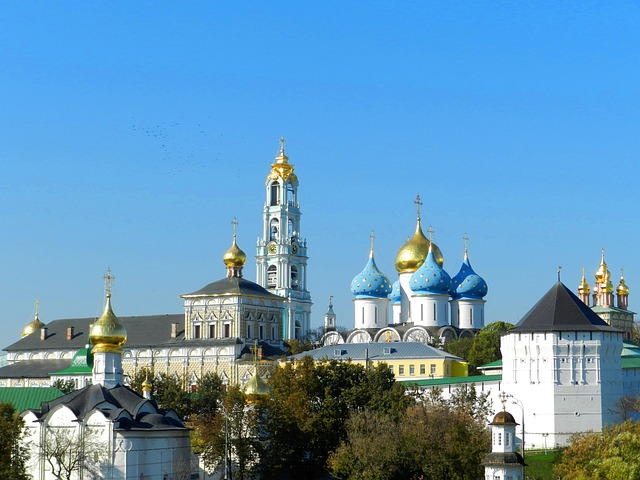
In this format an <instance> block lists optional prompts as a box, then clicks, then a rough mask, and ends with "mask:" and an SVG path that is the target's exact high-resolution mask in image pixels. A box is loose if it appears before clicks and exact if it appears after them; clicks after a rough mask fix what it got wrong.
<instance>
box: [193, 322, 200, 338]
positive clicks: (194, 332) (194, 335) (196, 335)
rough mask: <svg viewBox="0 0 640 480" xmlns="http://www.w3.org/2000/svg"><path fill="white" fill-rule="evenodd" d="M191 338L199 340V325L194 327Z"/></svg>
mask: <svg viewBox="0 0 640 480" xmlns="http://www.w3.org/2000/svg"><path fill="white" fill-rule="evenodd" d="M193 338H200V325H194V327H193Z"/></svg>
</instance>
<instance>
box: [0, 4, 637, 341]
mask: <svg viewBox="0 0 640 480" xmlns="http://www.w3.org/2000/svg"><path fill="white" fill-rule="evenodd" d="M1 10H2V11H1V13H0V232H1V234H0V251H1V254H0V329H1V330H2V332H3V335H2V337H1V338H2V339H3V340H4V341H3V342H2V344H3V345H8V344H10V343H12V342H13V341H15V340H17V339H18V338H19V337H18V336H19V331H20V330H21V328H22V327H23V326H24V325H25V324H26V323H28V322H29V321H30V320H31V318H32V316H33V311H34V301H35V300H36V299H39V300H40V304H41V306H40V317H41V319H42V320H43V321H44V322H48V321H51V320H53V319H56V318H70V317H85V316H94V315H98V314H99V313H100V311H101V309H102V305H103V283H102V278H101V277H102V275H103V274H104V272H105V269H106V268H107V266H110V267H111V269H112V270H113V273H114V274H115V276H116V277H117V280H116V282H115V284H114V301H113V305H114V310H115V311H116V314H118V315H122V316H124V315H142V314H159V313H178V312H180V311H181V310H182V304H181V300H180V299H179V298H178V295H180V294H183V293H189V292H192V291H195V290H198V289H199V288H201V287H202V286H204V285H205V284H207V283H209V282H212V281H214V280H217V279H220V278H222V277H224V275H225V269H224V265H223V263H222V260H221V257H222V254H223V253H224V251H225V250H226V249H227V248H228V247H229V246H230V244H231V236H232V225H231V220H232V219H233V217H234V216H235V217H237V218H238V222H239V225H238V243H239V245H240V247H241V248H242V249H243V250H244V251H245V252H246V253H247V255H248V257H249V261H248V263H247V267H246V268H245V277H247V278H249V279H251V280H255V262H254V259H253V256H254V254H255V243H256V239H257V237H258V236H259V235H260V232H261V225H262V219H261V212H262V207H263V203H264V200H265V191H264V180H265V177H266V175H267V173H268V172H269V169H270V163H271V162H272V161H273V159H274V156H275V155H276V154H277V150H278V138H279V137H280V136H281V135H284V136H285V137H286V139H287V154H288V156H289V158H290V162H291V163H293V164H294V165H295V168H296V173H297V174H298V177H299V179H300V187H299V199H300V205H301V209H302V212H303V217H302V236H303V237H305V238H306V239H307V241H308V246H309V257H310V258H309V270H308V272H309V273H308V283H309V289H310V291H311V294H312V298H313V301H314V304H315V305H314V309H313V314H312V315H313V318H312V323H313V326H319V325H321V323H322V317H323V314H324V312H325V311H326V307H327V298H328V296H329V295H333V296H334V298H335V300H334V303H335V311H336V313H337V315H338V324H339V325H343V326H346V327H351V326H352V324H353V304H352V301H351V298H352V297H351V295H350V291H349V285H350V282H351V279H352V278H353V276H354V275H356V274H357V273H358V272H359V271H360V270H361V269H362V267H363V266H364V265H365V263H366V259H367V254H368V247H369V233H370V231H371V230H374V231H375V234H376V259H377V263H378V266H379V267H380V268H381V270H382V271H383V272H385V273H386V274H387V276H389V277H390V279H392V281H393V280H395V279H396V278H397V274H396V272H395V269H394V266H393V262H394V258H395V255H396V252H397V250H398V248H399V247H400V246H401V245H402V243H403V242H404V241H405V240H406V238H407V237H408V236H409V235H411V234H412V232H413V229H414V225H415V206H414V204H413V201H414V198H415V196H416V194H418V193H419V194H420V195H421V197H422V200H423V202H424V206H423V221H424V225H425V229H426V228H427V226H428V225H430V224H431V225H433V228H434V230H435V233H434V241H435V242H436V243H437V244H438V245H439V246H440V248H441V249H442V251H443V253H444V256H445V269H447V271H448V272H449V273H450V274H451V275H455V274H456V273H457V271H458V269H459V267H460V263H461V260H462V254H463V240H462V237H463V235H464V234H465V233H467V234H468V236H469V238H470V240H469V252H470V258H471V261H472V265H473V267H474V268H475V270H476V271H477V273H479V274H480V275H482V276H483V277H484V278H485V279H486V281H487V283H488V285H489V294H488V296H487V297H486V300H487V304H486V319H487V321H495V320H504V321H510V322H517V321H518V320H519V318H520V317H521V316H522V315H523V314H524V313H525V312H526V311H527V310H528V309H529V308H530V307H531V306H533V304H534V303H535V302H536V301H537V300H538V299H539V298H540V297H541V296H542V295H543V294H544V293H545V292H546V291H547V290H548V289H549V288H550V287H551V286H552V285H553V283H554V282H555V280H556V268H557V266H558V265H561V266H562V267H563V269H562V280H563V281H564V282H565V283H566V284H567V285H568V286H569V287H571V288H573V289H575V288H576V286H577V284H578V282H579V280H580V275H581V268H582V267H583V266H584V267H585V269H586V272H587V275H588V280H589V282H590V283H591V284H593V272H594V271H595V270H596V269H597V267H598V264H599V261H600V248H601V246H603V245H604V247H605V249H606V260H607V263H608V265H609V267H610V270H611V272H612V274H613V277H614V286H615V285H617V280H618V277H619V273H620V268H621V267H624V269H625V270H624V272H625V277H626V279H627V283H628V285H629V287H630V289H631V294H630V302H629V303H630V308H631V309H634V308H635V309H640V259H639V258H638V254H637V244H638V237H639V235H640V222H639V221H638V206H639V202H640V189H639V188H638V178H639V173H640V171H639V170H640V167H639V166H638V154H639V152H640V141H639V139H640V135H639V133H640V108H639V107H640V28H638V25H640V7H639V6H638V4H637V3H636V2H626V1H619V2H588V1H585V2H557V1H549V2H541V1H536V2H482V1H472V2H461V1H460V2H455V1H442V2H431V1H429V2H426V1H388V2H383V1H373V0H372V1H361V2H354V1H324V2H264V1H254V2H155V1H154V2H125V1H121V2H118V1H115V2H44V1H43V2H30V1H12V2H4V3H3V5H2V9H1Z"/></svg>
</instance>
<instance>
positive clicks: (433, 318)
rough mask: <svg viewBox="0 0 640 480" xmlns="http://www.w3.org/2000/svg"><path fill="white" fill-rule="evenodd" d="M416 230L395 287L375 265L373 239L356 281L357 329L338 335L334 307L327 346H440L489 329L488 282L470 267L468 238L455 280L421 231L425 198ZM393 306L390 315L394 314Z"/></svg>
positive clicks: (398, 262)
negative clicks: (486, 323) (485, 305)
mask: <svg viewBox="0 0 640 480" xmlns="http://www.w3.org/2000/svg"><path fill="white" fill-rule="evenodd" d="M415 204H416V206H417V217H416V227H415V232H414V234H413V236H412V237H411V238H409V240H407V242H406V243H405V244H404V245H402V246H401V247H400V249H399V250H398V253H397V255H396V259H395V268H396V271H397V273H398V279H397V280H396V281H395V282H394V283H393V284H392V283H391V281H390V280H389V278H388V277H387V276H386V275H385V274H384V273H382V272H381V271H380V270H379V269H378V267H377V265H376V262H375V256H374V236H373V234H372V235H371V247H370V250H369V258H368V260H367V263H366V265H365V267H364V269H363V270H362V271H361V272H360V273H358V274H357V275H356V276H355V277H354V278H353V281H352V282H351V293H352V295H353V305H354V325H353V329H352V330H349V331H346V332H338V331H336V329H335V313H334V312H333V309H332V307H331V305H330V306H329V310H328V311H327V313H326V314H325V332H326V333H325V334H324V335H323V337H322V339H321V343H322V345H323V346H329V345H338V344H345V343H369V342H420V343H424V344H428V345H435V344H441V343H444V342H446V341H447V340H450V339H457V338H460V337H465V336H469V337H472V336H474V335H475V333H476V332H477V331H478V330H480V329H481V328H482V327H484V323H485V318H484V304H485V300H484V297H485V296H486V295H487V291H488V290H487V283H486V282H485V280H484V279H483V278H482V277H481V276H480V275H478V274H477V273H476V272H475V271H474V270H473V268H472V267H471V262H470V260H469V252H468V248H467V240H468V238H467V236H466V235H465V237H464V240H465V248H464V256H463V259H462V265H461V266H460V269H459V271H458V273H457V274H456V275H455V276H453V277H451V276H450V275H449V273H447V271H446V270H445V269H444V256H443V254H442V251H441V250H440V248H439V247H438V246H437V245H436V244H435V242H433V238H432V237H433V229H431V227H430V228H429V236H430V238H429V239H427V237H425V235H424V233H423V231H422V224H421V217H420V206H421V205H422V202H421V201H420V196H419V195H418V197H417V198H416V201H415ZM389 304H391V316H389Z"/></svg>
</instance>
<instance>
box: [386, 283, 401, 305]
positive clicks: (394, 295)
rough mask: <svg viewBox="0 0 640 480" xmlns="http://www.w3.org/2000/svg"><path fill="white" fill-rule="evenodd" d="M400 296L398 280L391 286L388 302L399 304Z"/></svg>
mask: <svg viewBox="0 0 640 480" xmlns="http://www.w3.org/2000/svg"><path fill="white" fill-rule="evenodd" d="M401 299H402V295H401V294H400V280H396V281H395V282H394V284H393V285H392V286H391V293H390V294H389V300H391V302H392V303H400V300H401Z"/></svg>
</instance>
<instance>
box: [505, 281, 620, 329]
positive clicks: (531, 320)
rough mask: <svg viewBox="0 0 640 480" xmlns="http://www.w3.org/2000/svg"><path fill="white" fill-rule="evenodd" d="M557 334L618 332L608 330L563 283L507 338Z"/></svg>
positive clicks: (530, 311)
mask: <svg viewBox="0 0 640 480" xmlns="http://www.w3.org/2000/svg"><path fill="white" fill-rule="evenodd" d="M559 331H580V332H585V331H587V332H589V331H608V332H619V331H620V330H618V329H616V328H613V327H611V326H609V324H607V322H605V321H604V320H602V319H601V318H600V317H599V316H598V315H597V314H596V313H595V312H594V311H593V310H591V309H590V308H589V307H588V306H587V305H585V304H584V302H583V301H582V300H580V299H579V298H578V297H577V296H576V295H575V294H574V293H573V292H572V291H571V290H569V289H568V288H567V287H566V286H565V285H564V284H563V283H561V282H556V284H555V285H554V286H553V287H552V288H551V290H549V291H548V292H547V293H546V294H545V295H544V296H543V297H542V298H541V299H540V300H539V301H538V303H536V304H535V305H534V306H533V308H532V309H531V310H529V312H527V313H526V314H525V316H524V317H522V319H521V320H520V321H519V322H518V323H517V324H516V326H515V327H514V328H512V329H511V330H509V332H508V333H507V334H513V333H518V332H559Z"/></svg>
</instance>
